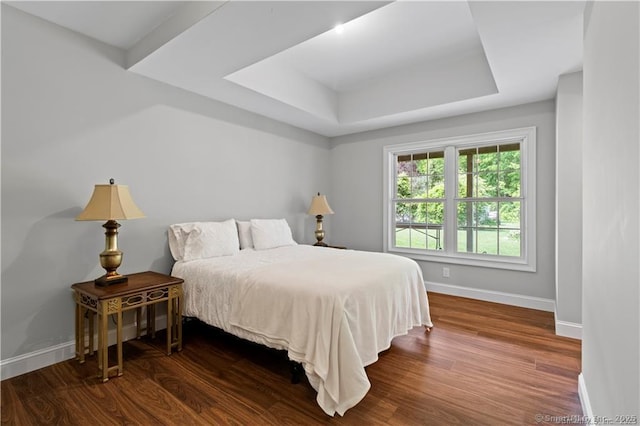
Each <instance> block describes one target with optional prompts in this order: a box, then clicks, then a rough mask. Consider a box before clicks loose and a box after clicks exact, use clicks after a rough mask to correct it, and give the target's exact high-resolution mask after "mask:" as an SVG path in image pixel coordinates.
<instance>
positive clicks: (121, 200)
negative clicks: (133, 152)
mask: <svg viewBox="0 0 640 426" xmlns="http://www.w3.org/2000/svg"><path fill="white" fill-rule="evenodd" d="M142 217H145V216H144V213H142V211H141V210H140V209H139V208H138V206H136V204H135V203H134V202H133V199H132V198H131V194H130V193H129V187H128V186H127V185H114V184H110V185H96V186H95V188H94V190H93V195H91V199H90V200H89V203H88V204H87V206H86V207H85V208H84V210H83V211H82V213H80V214H79V215H78V216H77V217H76V220H118V219H139V218H142Z"/></svg>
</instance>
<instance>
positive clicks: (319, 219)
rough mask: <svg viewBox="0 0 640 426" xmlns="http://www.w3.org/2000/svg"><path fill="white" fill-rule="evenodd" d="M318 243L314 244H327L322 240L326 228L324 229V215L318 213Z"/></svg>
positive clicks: (323, 245)
mask: <svg viewBox="0 0 640 426" xmlns="http://www.w3.org/2000/svg"><path fill="white" fill-rule="evenodd" d="M315 235H316V240H318V241H316V243H315V244H314V246H321V247H326V246H327V244H326V243H325V242H323V241H322V240H324V230H323V229H322V215H321V214H319V215H316V232H315Z"/></svg>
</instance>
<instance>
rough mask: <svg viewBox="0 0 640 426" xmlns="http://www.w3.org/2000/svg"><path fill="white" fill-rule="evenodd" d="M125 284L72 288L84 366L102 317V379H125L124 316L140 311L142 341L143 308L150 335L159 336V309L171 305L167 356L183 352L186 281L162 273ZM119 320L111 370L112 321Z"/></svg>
mask: <svg viewBox="0 0 640 426" xmlns="http://www.w3.org/2000/svg"><path fill="white" fill-rule="evenodd" d="M128 278H129V280H128V281H127V282H126V283H122V284H113V285H111V286H107V287H100V286H96V285H95V284H94V282H93V281H87V282H83V283H76V284H73V285H72V286H71V288H72V289H73V290H74V292H75V301H76V359H77V360H78V361H80V363H83V362H84V361H85V353H88V354H89V355H93V352H94V348H93V333H94V317H95V316H97V317H98V348H97V351H98V378H102V381H103V382H106V381H107V380H109V373H111V372H116V373H117V375H118V376H122V373H123V368H122V367H123V362H122V313H123V312H125V311H128V310H131V309H135V310H136V337H137V338H140V328H141V322H140V317H141V312H142V307H143V306H146V307H147V330H146V331H147V335H151V336H155V307H156V305H157V304H158V303H163V302H166V303H167V355H171V351H172V349H173V348H176V350H177V351H181V350H182V283H183V280H182V279H180V278H175V277H172V276H169V275H164V274H160V273H158V272H151V271H147V272H140V273H137V274H131V275H128ZM112 314H113V315H114V316H115V321H116V336H117V345H118V349H117V353H118V364H117V365H114V366H111V367H109V356H108V348H109V340H108V321H107V320H108V318H109V315H112ZM85 316H86V317H87V320H88V326H89V342H88V345H87V344H85V321H84V319H85Z"/></svg>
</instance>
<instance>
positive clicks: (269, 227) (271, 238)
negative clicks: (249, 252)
mask: <svg viewBox="0 0 640 426" xmlns="http://www.w3.org/2000/svg"><path fill="white" fill-rule="evenodd" d="M251 237H252V238H253V247H254V248H255V249H256V250H265V249H270V248H275V247H282V246H294V245H297V244H298V243H296V242H295V241H294V240H293V236H292V235H291V228H289V224H288V223H287V221H286V220H285V219H251Z"/></svg>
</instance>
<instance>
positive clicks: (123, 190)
mask: <svg viewBox="0 0 640 426" xmlns="http://www.w3.org/2000/svg"><path fill="white" fill-rule="evenodd" d="M142 217H144V213H142V212H141V211H140V209H139V208H138V207H137V206H136V204H135V203H134V202H133V199H132V198H131V194H130V193H129V187H128V186H126V185H114V181H113V179H111V180H110V181H109V185H96V186H95V188H94V190H93V195H91V199H90V200H89V204H87V206H86V207H85V208H84V211H83V212H82V213H80V214H79V215H78V217H76V220H100V221H102V220H106V221H107V222H106V223H105V224H104V225H102V227H103V228H104V229H106V232H105V233H104V235H105V236H106V237H105V248H104V251H103V252H102V253H100V265H101V266H102V267H103V268H104V269H105V270H106V271H107V273H106V274H105V275H104V276H102V277H100V278H97V279H96V280H95V283H96V285H99V286H107V285H111V284H116V283H123V282H126V281H127V277H126V276H125V275H120V274H118V272H117V271H116V270H117V269H118V267H119V266H120V264H121V263H122V252H121V251H120V250H118V228H119V227H120V224H119V223H118V222H116V220H119V219H138V218H142Z"/></svg>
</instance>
